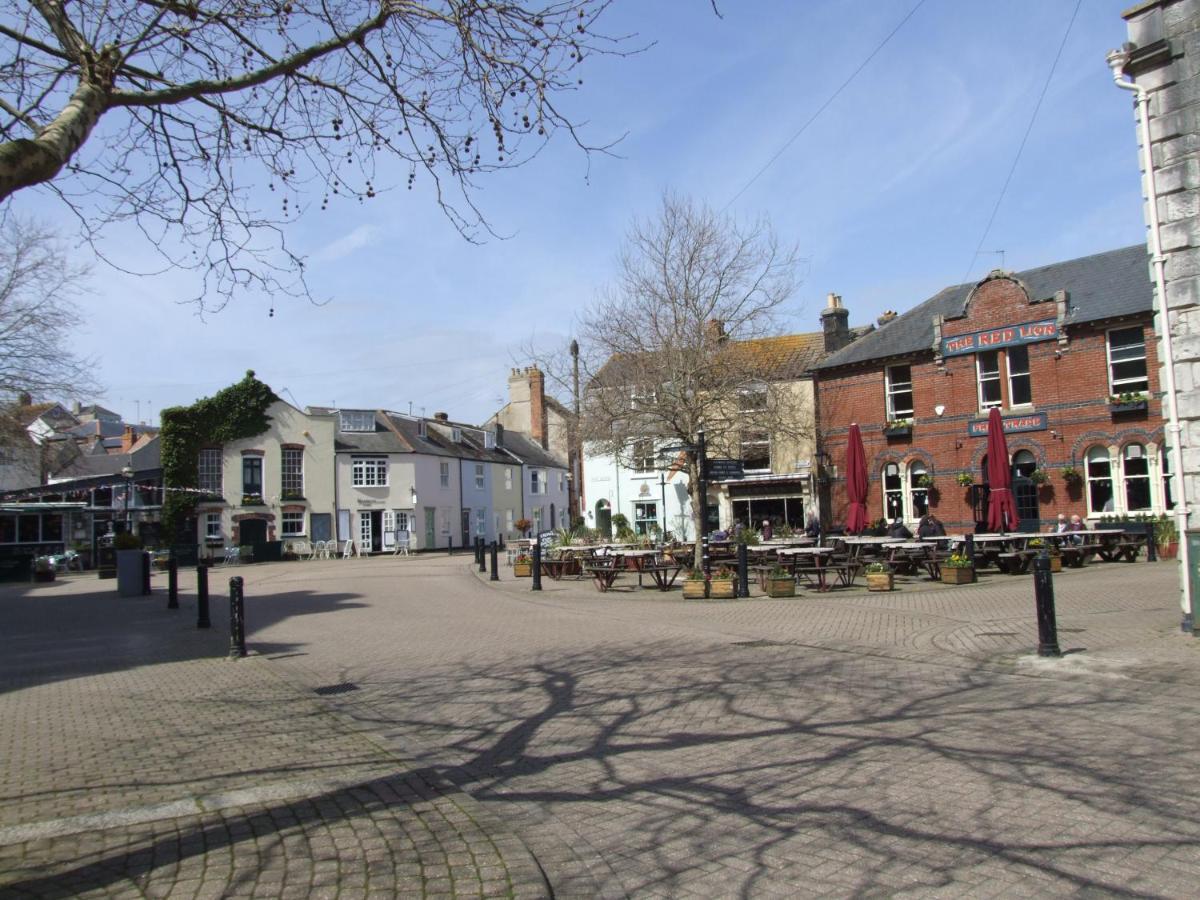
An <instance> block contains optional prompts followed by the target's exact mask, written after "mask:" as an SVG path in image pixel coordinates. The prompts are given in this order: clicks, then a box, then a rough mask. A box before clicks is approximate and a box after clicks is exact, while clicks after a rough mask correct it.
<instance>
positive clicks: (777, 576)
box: [764, 566, 796, 597]
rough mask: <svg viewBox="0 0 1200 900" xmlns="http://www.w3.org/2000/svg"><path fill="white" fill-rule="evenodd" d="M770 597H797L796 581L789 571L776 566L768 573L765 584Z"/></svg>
mask: <svg viewBox="0 0 1200 900" xmlns="http://www.w3.org/2000/svg"><path fill="white" fill-rule="evenodd" d="M764 587H765V588H766V592H767V596H768V597H795V596H796V579H795V577H794V576H793V575H792V573H791V572H789V571H788V570H787V569H785V568H783V567H782V566H776V567H775V568H773V569H772V570H771V571H770V572H768V573H767V577H766V581H765V582H764Z"/></svg>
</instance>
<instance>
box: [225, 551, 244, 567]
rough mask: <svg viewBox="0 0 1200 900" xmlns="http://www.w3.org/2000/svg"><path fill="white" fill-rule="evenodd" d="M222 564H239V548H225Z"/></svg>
mask: <svg viewBox="0 0 1200 900" xmlns="http://www.w3.org/2000/svg"><path fill="white" fill-rule="evenodd" d="M224 562H225V565H227V566H232V565H237V564H238V563H239V562H241V548H240V547H226V548H225V559H224Z"/></svg>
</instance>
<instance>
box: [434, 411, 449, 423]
mask: <svg viewBox="0 0 1200 900" xmlns="http://www.w3.org/2000/svg"><path fill="white" fill-rule="evenodd" d="M433 417H434V418H435V419H437V421H439V422H449V421H450V414H449V413H444V412H435V413H434V414H433Z"/></svg>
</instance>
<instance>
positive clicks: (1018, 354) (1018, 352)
mask: <svg viewBox="0 0 1200 900" xmlns="http://www.w3.org/2000/svg"><path fill="white" fill-rule="evenodd" d="M1004 357H1005V362H1006V363H1007V365H1008V405H1009V406H1028V405H1029V404H1031V403H1033V382H1032V381H1031V380H1030V377H1029V348H1028V347H1025V346H1017V347H1009V348H1008V349H1007V350H1006V351H1005V352H1004Z"/></svg>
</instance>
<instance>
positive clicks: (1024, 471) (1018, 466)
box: [1012, 450, 1037, 478]
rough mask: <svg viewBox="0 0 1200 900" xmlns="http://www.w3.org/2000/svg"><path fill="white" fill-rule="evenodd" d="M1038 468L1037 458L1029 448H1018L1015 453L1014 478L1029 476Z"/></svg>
mask: <svg viewBox="0 0 1200 900" xmlns="http://www.w3.org/2000/svg"><path fill="white" fill-rule="evenodd" d="M1036 468H1037V460H1036V459H1035V458H1034V455H1033V454H1032V453H1030V452H1029V451H1028V450H1018V451H1017V452H1016V453H1014V454H1013V458H1012V473H1013V477H1014V478H1028V477H1029V475H1030V473H1032V472H1033V470H1034V469H1036Z"/></svg>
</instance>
